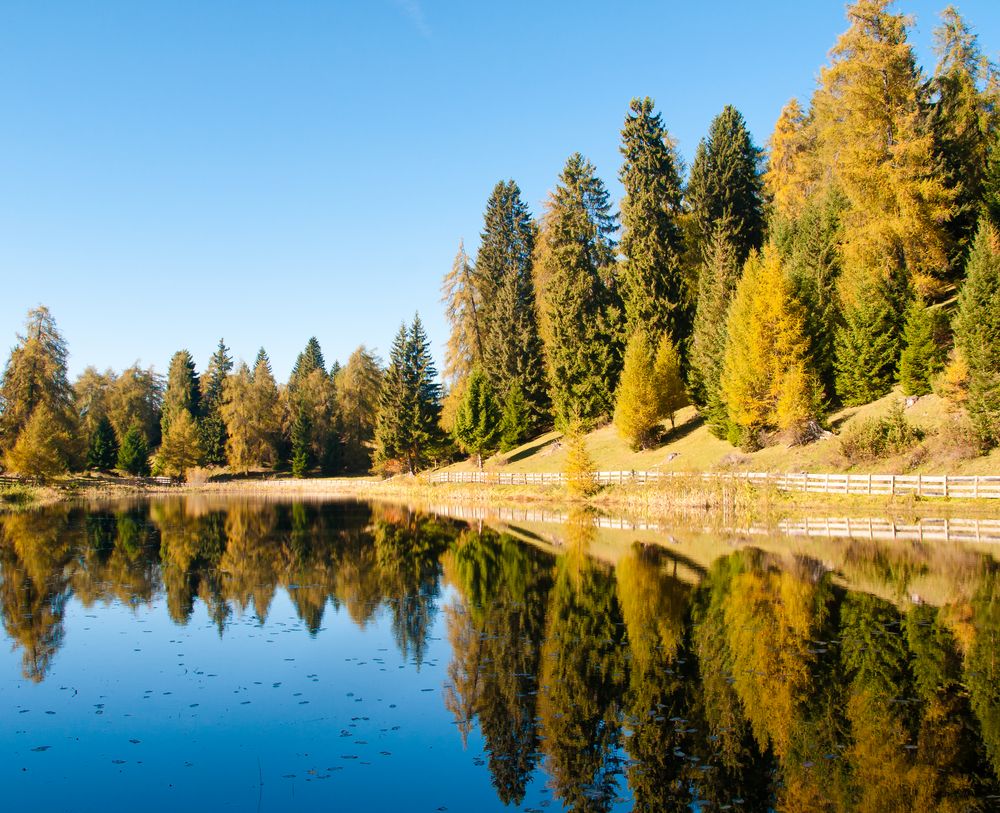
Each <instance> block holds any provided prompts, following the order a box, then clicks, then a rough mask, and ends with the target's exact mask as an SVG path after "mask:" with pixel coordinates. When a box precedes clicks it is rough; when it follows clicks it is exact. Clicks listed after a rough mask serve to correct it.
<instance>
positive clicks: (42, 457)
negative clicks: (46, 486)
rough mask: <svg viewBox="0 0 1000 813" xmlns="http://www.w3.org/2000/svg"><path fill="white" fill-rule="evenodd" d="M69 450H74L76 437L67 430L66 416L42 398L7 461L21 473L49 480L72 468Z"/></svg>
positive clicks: (12, 469)
mask: <svg viewBox="0 0 1000 813" xmlns="http://www.w3.org/2000/svg"><path fill="white" fill-rule="evenodd" d="M69 449H72V439H71V437H70V435H69V433H68V432H67V431H66V428H65V421H64V417H63V416H60V415H57V414H55V413H54V412H53V411H52V410H51V409H50V408H49V405H48V404H47V403H46V402H45V401H40V402H39V403H38V404H37V406H36V407H35V408H34V409H33V410H31V414H30V416H29V417H28V421H27V423H26V424H25V425H24V427H23V428H22V429H21V431H20V432H19V433H18V435H17V441H16V442H15V443H14V445H13V447H12V448H11V449H10V450H9V451H8V452H7V455H6V458H5V461H4V462H5V465H6V466H7V468H8V469H10V470H11V471H13V472H16V473H17V474H22V475H25V476H28V477H39V478H41V479H43V480H45V479H48V478H50V477H54V476H56V475H58V474H65V473H66V472H67V471H69V468H70V458H69V456H68V454H67V450H69Z"/></svg>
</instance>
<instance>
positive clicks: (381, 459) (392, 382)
mask: <svg viewBox="0 0 1000 813" xmlns="http://www.w3.org/2000/svg"><path fill="white" fill-rule="evenodd" d="M406 341H407V337H406V325H405V324H401V325H400V326H399V331H398V332H397V333H396V337H395V338H394V339H393V342H392V348H391V349H390V351H389V366H388V368H387V369H386V371H385V375H384V376H383V377H382V386H381V389H380V390H379V397H378V412H377V413H376V418H375V449H374V455H373V463H374V465H375V466H377V467H380V468H382V469H388V468H389V467H390V466H391V465H392V464H393V463H394V462H395V461H399V460H400V459H401V458H402V457H403V449H404V448H405V447H406V445H407V444H408V436H407V432H408V426H407V418H408V415H409V412H410V409H409V404H408V397H407V388H406V380H405V376H404V368H405V366H406Z"/></svg>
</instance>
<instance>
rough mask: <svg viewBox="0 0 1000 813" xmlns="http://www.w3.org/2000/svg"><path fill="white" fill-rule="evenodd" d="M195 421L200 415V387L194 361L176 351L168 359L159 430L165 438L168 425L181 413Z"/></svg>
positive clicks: (186, 352)
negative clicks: (168, 364) (168, 365)
mask: <svg viewBox="0 0 1000 813" xmlns="http://www.w3.org/2000/svg"><path fill="white" fill-rule="evenodd" d="M181 412H185V413H187V415H188V417H190V418H192V419H197V418H198V416H199V415H200V414H201V385H200V383H199V380H198V373H197V372H195V366H194V359H193V358H191V354H190V353H189V352H188V351H187V350H178V351H177V352H176V353H174V355H173V358H171V359H170V367H169V369H168V370H167V389H166V392H165V393H164V395H163V410H162V416H161V418H160V430H161V433H162V435H163V436H166V434H167V432H168V431H169V430H170V424H171V423H172V422H173V420H174V419H175V418H176V417H177V416H178V415H179V414H180V413H181Z"/></svg>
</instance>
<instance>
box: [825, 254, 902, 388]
mask: <svg viewBox="0 0 1000 813" xmlns="http://www.w3.org/2000/svg"><path fill="white" fill-rule="evenodd" d="M911 296H912V293H911V290H910V288H909V285H908V283H907V281H906V272H905V271H904V270H903V269H902V268H901V267H898V268H896V269H895V270H894V271H893V272H892V273H891V274H889V275H888V276H886V277H881V278H879V279H878V280H876V281H875V282H874V283H872V282H869V283H865V284H864V286H863V287H862V288H861V290H860V291H859V292H858V293H857V294H856V295H855V297H854V301H853V302H852V303H851V304H849V305H847V306H845V308H844V322H843V325H842V326H841V327H840V328H839V329H838V330H837V334H836V341H835V346H836V353H837V356H836V359H835V361H834V367H835V370H836V385H837V394H838V395H839V396H840V399H841V400H842V401H843V402H844V403H845V404H848V405H856V404H866V403H868V402H869V401H874V400H875V399H876V398H881V397H882V396H883V395H885V394H886V393H887V392H889V390H891V389H892V385H893V382H894V381H895V380H896V367H897V365H898V363H899V356H900V353H901V351H902V344H903V335H902V334H903V323H904V319H905V313H906V308H907V306H908V304H909V302H910V299H911Z"/></svg>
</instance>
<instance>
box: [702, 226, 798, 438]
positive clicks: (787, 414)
mask: <svg viewBox="0 0 1000 813" xmlns="http://www.w3.org/2000/svg"><path fill="white" fill-rule="evenodd" d="M726 334H727V336H726V351H725V356H724V360H723V370H722V378H721V390H722V397H723V400H724V401H725V404H726V407H727V409H728V411H729V421H730V424H731V426H732V427H733V429H734V430H735V431H734V432H733V433H732V434H731V436H730V437H731V440H734V441H738V442H739V444H740V446H742V447H744V448H756V447H757V446H759V444H760V443H761V441H762V439H763V433H764V432H766V431H767V430H769V429H775V428H778V429H790V430H793V431H796V432H798V431H799V430H800V429H801V424H804V423H805V422H807V421H809V420H811V419H814V418H815V417H816V413H817V408H816V407H814V406H812V405H814V404H815V398H814V396H813V392H814V391H815V383H814V381H813V380H812V374H811V372H810V371H808V370H807V363H808V349H809V347H808V342H807V340H806V337H805V322H804V318H803V314H802V311H801V309H800V307H799V305H798V303H797V302H796V301H795V299H794V297H793V296H792V291H791V287H790V285H789V283H788V280H787V277H786V276H785V273H784V269H783V268H782V265H781V258H780V256H779V254H778V250H777V248H776V247H774V246H773V245H770V244H769V245H766V246H765V247H764V251H763V253H762V254H759V255H758V254H754V255H751V257H750V258H749V259H748V260H747V264H746V267H745V268H744V271H743V277H742V278H741V279H740V283H739V286H738V287H737V289H736V294H735V296H734V297H733V303H732V307H731V308H730V311H729V317H728V320H727V326H726ZM803 404H805V405H808V408H806V409H805V410H804V411H805V414H802V410H801V409H799V408H798V407H799V406H801V405H803ZM779 406H780V407H783V408H782V409H779ZM793 407H794V408H793ZM796 423H798V424H799V426H796V425H795V424H796Z"/></svg>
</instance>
